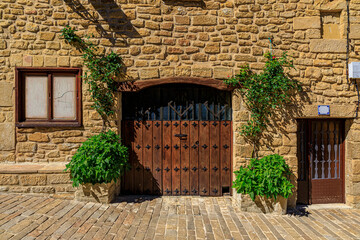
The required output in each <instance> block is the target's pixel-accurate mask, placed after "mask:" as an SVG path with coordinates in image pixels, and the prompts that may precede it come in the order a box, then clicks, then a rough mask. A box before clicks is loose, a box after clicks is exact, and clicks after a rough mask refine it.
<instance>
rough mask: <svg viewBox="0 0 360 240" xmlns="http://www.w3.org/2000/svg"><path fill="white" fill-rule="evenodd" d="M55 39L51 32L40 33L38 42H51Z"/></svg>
mask: <svg viewBox="0 0 360 240" xmlns="http://www.w3.org/2000/svg"><path fill="white" fill-rule="evenodd" d="M54 38H55V33H53V32H40V40H44V41H52V40H54Z"/></svg>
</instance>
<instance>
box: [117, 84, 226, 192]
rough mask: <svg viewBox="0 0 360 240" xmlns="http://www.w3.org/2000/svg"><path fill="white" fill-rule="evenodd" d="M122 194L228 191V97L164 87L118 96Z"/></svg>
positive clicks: (207, 90) (204, 90)
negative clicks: (126, 152)
mask: <svg viewBox="0 0 360 240" xmlns="http://www.w3.org/2000/svg"><path fill="white" fill-rule="evenodd" d="M123 106H124V107H123V109H124V112H123V121H122V138H123V141H124V142H125V144H126V145H127V146H129V149H130V165H131V170H130V171H129V172H127V173H126V174H125V176H124V177H123V179H122V188H121V191H122V193H124V194H155V195H160V194H162V195H206V196H218V195H222V194H224V193H229V192H230V187H231V145H232V141H231V135H232V134H231V133H232V131H231V129H232V124H231V96H230V94H229V93H228V92H223V91H219V90H215V89H211V88H207V87H199V86H191V85H177V84H175V85H168V86H163V87H154V88H149V89H145V90H143V91H141V92H139V93H124V95H123Z"/></svg>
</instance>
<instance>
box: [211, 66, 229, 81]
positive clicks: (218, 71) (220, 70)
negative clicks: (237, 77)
mask: <svg viewBox="0 0 360 240" xmlns="http://www.w3.org/2000/svg"><path fill="white" fill-rule="evenodd" d="M232 75H233V70H232V69H231V68H224V67H216V68H214V78H217V79H226V78H228V77H231V76H232Z"/></svg>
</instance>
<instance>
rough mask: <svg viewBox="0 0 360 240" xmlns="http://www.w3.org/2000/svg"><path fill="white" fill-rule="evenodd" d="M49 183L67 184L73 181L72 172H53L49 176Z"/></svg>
mask: <svg viewBox="0 0 360 240" xmlns="http://www.w3.org/2000/svg"><path fill="white" fill-rule="evenodd" d="M47 181H48V184H67V183H71V180H70V174H69V173H66V174H51V175H48V176H47Z"/></svg>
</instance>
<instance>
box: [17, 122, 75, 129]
mask: <svg viewBox="0 0 360 240" xmlns="http://www.w3.org/2000/svg"><path fill="white" fill-rule="evenodd" d="M15 126H16V127H18V128H32V127H81V123H79V122H17V123H15Z"/></svg>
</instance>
